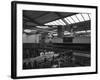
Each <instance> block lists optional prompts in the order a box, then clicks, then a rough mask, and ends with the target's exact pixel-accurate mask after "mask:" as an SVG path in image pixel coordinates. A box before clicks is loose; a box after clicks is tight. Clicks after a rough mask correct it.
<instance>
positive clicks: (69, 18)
mask: <svg viewBox="0 0 100 80" xmlns="http://www.w3.org/2000/svg"><path fill="white" fill-rule="evenodd" d="M67 19H68V20H69V21H70V22H71V23H75V22H74V21H73V20H72V19H71V17H67Z"/></svg>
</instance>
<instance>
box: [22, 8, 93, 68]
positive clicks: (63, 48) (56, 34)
mask: <svg viewBox="0 0 100 80" xmlns="http://www.w3.org/2000/svg"><path fill="white" fill-rule="evenodd" d="M22 33H23V34H22V35H23V36H22V39H23V69H25V70H26V69H42V68H64V67H83V66H90V65H91V14H90V13H76V12H75V13H72V12H56V11H55V12H52V11H33V10H23V32H22Z"/></svg>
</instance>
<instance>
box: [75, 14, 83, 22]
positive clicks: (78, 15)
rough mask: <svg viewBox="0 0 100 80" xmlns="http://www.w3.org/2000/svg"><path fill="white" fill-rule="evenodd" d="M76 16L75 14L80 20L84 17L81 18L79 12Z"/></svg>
mask: <svg viewBox="0 0 100 80" xmlns="http://www.w3.org/2000/svg"><path fill="white" fill-rule="evenodd" d="M76 16H77V18H78V19H79V20H80V21H84V19H83V17H82V16H81V14H77V15H76Z"/></svg>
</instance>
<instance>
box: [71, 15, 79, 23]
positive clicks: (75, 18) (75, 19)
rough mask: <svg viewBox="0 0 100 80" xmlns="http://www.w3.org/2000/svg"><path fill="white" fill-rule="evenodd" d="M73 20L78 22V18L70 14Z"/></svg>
mask: <svg viewBox="0 0 100 80" xmlns="http://www.w3.org/2000/svg"><path fill="white" fill-rule="evenodd" d="M71 17H72V18H73V19H74V21H75V22H79V20H78V19H77V17H76V16H75V15H73V16H71Z"/></svg>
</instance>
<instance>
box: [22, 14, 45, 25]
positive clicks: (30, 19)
mask: <svg viewBox="0 0 100 80" xmlns="http://www.w3.org/2000/svg"><path fill="white" fill-rule="evenodd" d="M23 17H25V18H27V19H28V20H29V21H30V22H33V23H35V24H37V25H43V24H41V23H39V22H37V21H35V20H34V19H32V18H30V17H28V16H26V15H23Z"/></svg>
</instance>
